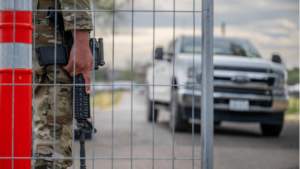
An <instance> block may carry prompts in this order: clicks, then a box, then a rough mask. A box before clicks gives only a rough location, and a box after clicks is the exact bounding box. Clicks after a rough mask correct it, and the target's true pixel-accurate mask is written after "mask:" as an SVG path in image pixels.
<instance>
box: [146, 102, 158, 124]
mask: <svg viewBox="0 0 300 169" xmlns="http://www.w3.org/2000/svg"><path fill="white" fill-rule="evenodd" d="M153 113H154V115H153ZM157 116H158V110H157V109H155V108H154V111H153V102H152V101H150V100H148V101H147V120H148V121H150V122H152V121H154V122H155V121H156V119H157Z"/></svg>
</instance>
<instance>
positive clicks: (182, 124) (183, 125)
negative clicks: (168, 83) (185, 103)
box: [169, 89, 189, 131]
mask: <svg viewBox="0 0 300 169" xmlns="http://www.w3.org/2000/svg"><path fill="white" fill-rule="evenodd" d="M173 99H174V102H173V101H172V103H171V104H170V105H173V103H174V106H173V107H172V106H171V107H170V110H171V112H170V114H171V115H170V121H169V127H170V129H173V126H174V130H175V131H184V130H186V129H187V127H188V124H189V122H188V120H185V119H183V117H182V109H181V106H180V105H179V104H178V91H177V90H176V89H175V90H173ZM171 100H172V99H171ZM173 112H174V115H175V117H174V121H173ZM173 122H174V125H173Z"/></svg>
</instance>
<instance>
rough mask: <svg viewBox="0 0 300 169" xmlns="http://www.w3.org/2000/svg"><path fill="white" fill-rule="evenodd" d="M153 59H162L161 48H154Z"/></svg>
mask: <svg viewBox="0 0 300 169" xmlns="http://www.w3.org/2000/svg"><path fill="white" fill-rule="evenodd" d="M155 59H157V60H162V59H163V48H156V49H155Z"/></svg>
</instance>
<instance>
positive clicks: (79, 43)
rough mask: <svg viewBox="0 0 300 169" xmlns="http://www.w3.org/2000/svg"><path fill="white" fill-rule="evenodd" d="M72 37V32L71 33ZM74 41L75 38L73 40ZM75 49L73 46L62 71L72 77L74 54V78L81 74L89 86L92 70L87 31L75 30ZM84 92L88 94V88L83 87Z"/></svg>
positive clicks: (91, 56)
mask: <svg viewBox="0 0 300 169" xmlns="http://www.w3.org/2000/svg"><path fill="white" fill-rule="evenodd" d="M72 35H73V37H74V31H72ZM74 39H75V38H74ZM75 41H76V43H75V42H74V44H75V45H76V48H75V50H76V51H74V46H75V45H74V44H73V47H72V50H71V52H70V59H69V63H68V65H67V66H65V67H64V69H65V70H66V71H67V72H69V73H70V76H72V77H73V76H74V52H75V57H76V58H75V69H76V70H75V76H77V75H78V74H80V73H81V74H82V75H83V77H84V80H85V84H90V81H91V76H90V71H91V70H93V55H92V53H91V51H90V48H89V34H88V31H80V30H76V39H75ZM85 92H86V93H87V94H89V93H90V86H85Z"/></svg>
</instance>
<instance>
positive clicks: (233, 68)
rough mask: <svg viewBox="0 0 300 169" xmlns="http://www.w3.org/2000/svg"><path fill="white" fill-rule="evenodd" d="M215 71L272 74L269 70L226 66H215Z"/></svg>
mask: <svg viewBox="0 0 300 169" xmlns="http://www.w3.org/2000/svg"><path fill="white" fill-rule="evenodd" d="M214 68H215V70H232V71H243V72H262V73H272V70H271V69H257V68H255V69H254V68H244V67H226V66H215V67H214Z"/></svg>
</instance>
